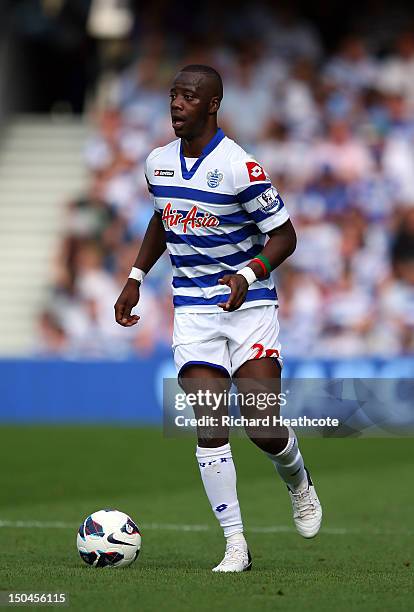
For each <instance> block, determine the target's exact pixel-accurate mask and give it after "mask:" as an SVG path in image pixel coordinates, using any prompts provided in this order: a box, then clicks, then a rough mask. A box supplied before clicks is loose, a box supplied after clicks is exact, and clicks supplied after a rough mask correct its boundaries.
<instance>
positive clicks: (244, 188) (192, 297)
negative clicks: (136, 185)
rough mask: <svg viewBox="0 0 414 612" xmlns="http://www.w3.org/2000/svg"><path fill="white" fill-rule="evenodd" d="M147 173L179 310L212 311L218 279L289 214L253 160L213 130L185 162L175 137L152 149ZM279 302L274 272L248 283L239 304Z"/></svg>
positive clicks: (242, 262) (221, 293)
mask: <svg viewBox="0 0 414 612" xmlns="http://www.w3.org/2000/svg"><path fill="white" fill-rule="evenodd" d="M145 175H146V178H147V181H148V188H149V191H150V193H151V194H152V197H153V200H154V209H155V211H156V212H157V213H159V214H160V215H161V216H162V220H163V224H164V228H165V233H166V241H167V248H168V251H169V255H170V259H171V263H172V266H173V281H172V285H173V301H174V306H175V308H177V309H180V311H188V312H218V311H221V309H219V308H218V306H217V304H218V303H219V302H223V301H225V300H226V298H225V296H226V295H228V294H229V292H230V289H229V287H227V286H222V285H219V284H218V280H219V279H220V278H221V277H222V276H224V275H225V274H232V273H236V272H237V270H240V269H241V268H243V267H244V266H246V265H247V264H248V263H249V261H251V260H252V259H253V257H255V256H257V255H258V254H259V253H260V252H261V251H262V250H263V246H264V243H265V239H266V233H267V232H269V231H270V230H272V229H274V228H276V227H279V226H280V225H282V224H283V223H285V222H286V221H287V220H288V219H289V215H288V213H287V211H286V208H285V206H284V203H283V201H282V199H281V197H280V195H279V194H278V192H277V191H276V189H275V188H274V187H273V186H272V185H271V183H270V180H269V177H268V176H267V174H266V173H265V171H264V170H263V168H262V167H261V166H260V164H259V163H258V162H256V161H255V160H254V159H252V158H251V157H250V156H249V155H248V154H247V153H246V152H245V151H244V150H243V149H242V148H241V147H239V145H237V144H236V143H235V142H234V141H233V140H230V139H229V138H227V137H226V136H225V134H224V133H223V131H222V130H220V129H219V130H218V131H217V133H216V135H215V136H214V138H213V139H212V140H211V141H210V142H209V143H208V144H207V146H206V147H205V148H204V149H203V152H202V154H201V156H200V157H199V158H198V159H197V160H196V161H195V163H194V164H193V165H192V167H191V168H187V165H186V160H185V158H184V156H183V152H182V146H181V140H175V141H173V142H171V143H170V144H167V145H166V146H164V147H160V148H158V149H154V151H152V153H150V155H149V156H148V157H147V160H146V167H145ZM268 304H277V295H276V290H275V286H274V284H273V280H272V278H268V279H266V280H263V281H255V282H254V283H253V284H252V285H250V287H249V290H248V293H247V296H246V301H245V302H244V303H243V305H242V306H241V309H244V308H250V307H253V306H260V305H268Z"/></svg>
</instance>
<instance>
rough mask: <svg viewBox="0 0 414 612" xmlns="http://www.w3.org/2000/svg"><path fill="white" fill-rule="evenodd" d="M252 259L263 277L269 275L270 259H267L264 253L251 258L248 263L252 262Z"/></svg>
mask: <svg viewBox="0 0 414 612" xmlns="http://www.w3.org/2000/svg"><path fill="white" fill-rule="evenodd" d="M254 261H255V262H256V263H258V264H259V265H260V267H261V268H262V270H263V273H264V275H265V277H267V276H270V273H271V271H272V266H271V265H270V261H269V260H268V259H267V257H266V256H265V255H258V256H257V257H255V258H254V259H252V260H251V262H250V263H253V262H254Z"/></svg>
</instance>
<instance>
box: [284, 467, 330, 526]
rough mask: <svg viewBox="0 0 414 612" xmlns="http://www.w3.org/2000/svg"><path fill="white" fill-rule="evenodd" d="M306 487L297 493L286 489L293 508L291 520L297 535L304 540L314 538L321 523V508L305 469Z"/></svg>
mask: <svg viewBox="0 0 414 612" xmlns="http://www.w3.org/2000/svg"><path fill="white" fill-rule="evenodd" d="M305 471H306V477H307V481H308V482H307V486H306V487H305V488H304V489H300V490H299V491H292V490H291V489H289V487H288V491H289V495H290V499H291V501H292V508H293V520H294V521H295V525H296V529H297V531H298V533H300V535H301V536H303V537H304V538H314V537H315V536H316V535H317V533H318V531H319V529H320V527H321V523H322V506H321V503H320V501H319V499H318V496H317V494H316V491H315V487H314V486H313V482H312V479H311V477H310V474H309V472H308V470H307V469H306V468H305Z"/></svg>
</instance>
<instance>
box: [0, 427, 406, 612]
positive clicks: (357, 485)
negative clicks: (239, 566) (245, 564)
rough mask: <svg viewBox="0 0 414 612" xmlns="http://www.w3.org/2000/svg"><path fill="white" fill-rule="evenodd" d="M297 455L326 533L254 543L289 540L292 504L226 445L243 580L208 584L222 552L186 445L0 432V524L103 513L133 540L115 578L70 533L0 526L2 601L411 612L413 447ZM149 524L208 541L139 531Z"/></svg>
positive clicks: (311, 450)
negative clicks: (117, 518) (124, 518)
mask: <svg viewBox="0 0 414 612" xmlns="http://www.w3.org/2000/svg"><path fill="white" fill-rule="evenodd" d="M301 447H302V452H303V454H304V456H305V458H306V461H307V463H308V465H309V466H310V467H311V469H312V475H313V477H314V479H315V482H316V484H317V486H318V492H319V494H320V498H321V500H322V502H323V505H324V512H325V520H324V528H325V530H326V531H325V532H324V531H323V530H322V532H321V533H320V535H319V536H318V538H316V539H315V540H312V541H306V540H303V539H302V538H300V536H298V535H296V534H295V533H294V532H293V531H292V532H281V533H260V532H258V531H256V529H257V528H260V527H271V526H287V527H291V526H292V519H291V511H290V502H289V498H288V495H287V493H286V490H285V488H284V486H282V484H281V483H280V481H278V478H277V475H276V473H275V471H274V469H273V467H272V466H271V464H270V462H269V461H268V460H267V459H266V458H265V457H264V456H263V455H262V454H261V453H260V452H259V451H258V450H257V449H255V448H254V447H253V445H251V444H250V443H249V442H248V441H247V440H244V439H235V440H234V443H233V452H234V456H235V460H236V465H237V468H238V489H239V497H240V501H241V505H242V511H243V516H244V522H245V527H246V534H247V537H248V541H249V545H250V548H251V552H252V555H253V570H252V572H248V573H245V574H239V575H215V574H212V573H211V567H212V566H213V565H214V564H216V563H217V562H218V561H219V560H220V559H221V557H222V554H223V540H222V536H221V533H220V530H219V528H218V526H217V525H216V524H215V519H214V517H213V515H212V513H211V510H210V508H209V506H208V503H207V499H206V498H205V494H204V491H203V490H202V486H201V482H200V477H199V473H198V467H197V464H196V461H195V457H194V442H193V441H191V440H188V439H181V440H171V439H170V440H168V439H163V438H162V435H161V433H160V432H158V431H156V430H150V429H132V428H131V429H126V428H105V427H66V428H64V427H56V428H54V427H36V428H35V427H33V428H30V427H25V428H16V427H3V428H2V430H1V445H0V521H65V522H69V523H73V524H74V525H75V524H79V523H80V522H81V520H82V519H83V518H84V517H85V516H86V515H88V514H90V513H91V512H93V511H95V510H98V509H101V508H104V507H108V506H110V507H117V508H119V509H121V510H123V511H125V512H127V513H130V514H131V516H132V517H133V518H134V520H136V522H137V523H138V525H144V527H143V528H142V531H143V548H142V552H141V556H140V558H139V559H138V561H137V563H135V564H134V565H132V566H130V567H129V568H126V569H120V570H110V569H109V570H100V569H94V568H90V567H88V566H86V565H85V564H83V562H82V561H81V560H80V558H79V557H78V553H77V550H76V545H75V539H76V529H75V528H74V529H70V528H60V529H58V528H49V529H40V528H17V527H15V526H12V527H3V528H1V529H0V537H1V544H0V550H1V563H0V590H10V591H37V592H39V591H64V592H67V593H68V594H69V598H70V607H71V608H72V609H76V610H103V609H116V610H117V611H119V610H139V611H153V610H169V611H170V610H171V611H175V610H177V611H183V610H196V611H197V612H199V611H200V612H201V611H204V610H209V611H214V612H216V611H221V610H246V611H247V610H249V611H250V610H254V609H255V608H257V609H258V610H259V609H260V610H295V611H297V610H305V611H309V610H311V611H313V610H315V611H316V610H318V611H320V610H329V611H330V610H335V612H337V611H342V610H378V611H380V610H381V611H384V610H387V611H388V610H396V611H397V610H398V611H399V612H400V611H404V610H409V609H414V590H413V584H414V580H413V579H414V576H413V567H414V552H413V534H414V529H413V527H412V520H413V519H412V517H413V507H414V492H413V487H412V476H413V472H412V447H413V441H412V440H411V439H389V440H385V439H369V440H355V439H352V440H351V439H346V440H339V439H335V440H332V439H330V440H326V439H306V440H303V441H302V443H301ZM151 523H159V524H164V525H165V524H193V525H207V526H208V529H207V530H205V531H197V532H195V531H188V532H180V531H174V530H172V529H165V528H164V529H154V528H149V527H148V528H147V529H145V525H149V524H151ZM249 527H250V528H252V531H251V532H249ZM335 529H344V530H347V531H348V533H335V532H334V530H335ZM32 609H33V608H32Z"/></svg>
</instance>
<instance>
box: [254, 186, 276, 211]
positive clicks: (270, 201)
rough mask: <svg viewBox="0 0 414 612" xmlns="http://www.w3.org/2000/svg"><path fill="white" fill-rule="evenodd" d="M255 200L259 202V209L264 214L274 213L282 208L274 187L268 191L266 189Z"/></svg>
mask: <svg viewBox="0 0 414 612" xmlns="http://www.w3.org/2000/svg"><path fill="white" fill-rule="evenodd" d="M256 200H257V201H258V202H259V204H260V208H261V209H262V210H263V212H265V213H275V212H277V211H278V210H280V209H281V208H282V206H283V202H282V200H281V199H280V197H279V194H278V192H277V191H276V189H275V188H274V187H269V189H266V191H264V192H263V193H261V194H260V195H259V197H258V198H256Z"/></svg>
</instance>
